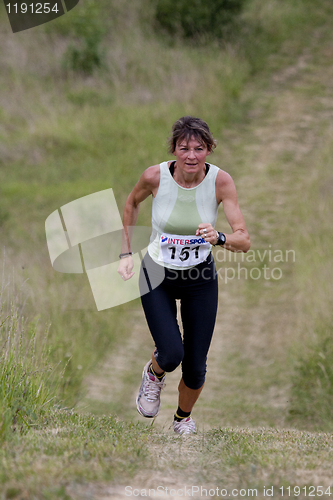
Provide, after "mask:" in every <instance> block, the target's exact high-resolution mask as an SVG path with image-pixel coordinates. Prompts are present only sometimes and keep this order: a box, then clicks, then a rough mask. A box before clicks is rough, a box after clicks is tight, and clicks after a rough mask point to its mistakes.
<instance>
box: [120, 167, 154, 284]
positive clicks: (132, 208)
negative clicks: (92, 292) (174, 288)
mask: <svg viewBox="0 0 333 500" xmlns="http://www.w3.org/2000/svg"><path fill="white" fill-rule="evenodd" d="M159 183H160V166H159V165H154V166H153V167H149V168H147V170H145V171H144V172H143V174H142V175H141V177H140V179H139V181H138V182H137V184H136V185H135V186H134V189H133V190H132V191H131V193H130V194H129V196H128V198H127V200H126V203H125V208H124V215H123V226H124V230H123V243H122V247H121V253H128V252H130V251H131V241H130V234H129V232H128V228H129V227H133V226H135V224H136V221H137V219H138V215H139V209H140V203H141V202H142V201H144V200H145V199H146V198H148V196H150V195H151V194H152V195H153V196H156V193H157V191H158V186H159ZM118 273H119V274H120V276H121V277H122V278H123V280H125V281H126V280H128V279H130V278H131V277H132V276H133V274H134V272H133V259H132V256H131V255H128V256H127V257H122V258H121V259H120V262H119V266H118Z"/></svg>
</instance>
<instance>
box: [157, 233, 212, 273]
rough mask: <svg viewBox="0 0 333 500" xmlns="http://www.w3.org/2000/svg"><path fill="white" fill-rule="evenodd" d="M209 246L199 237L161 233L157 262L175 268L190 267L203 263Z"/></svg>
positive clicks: (208, 251)
mask: <svg viewBox="0 0 333 500" xmlns="http://www.w3.org/2000/svg"><path fill="white" fill-rule="evenodd" d="M210 249H211V244H210V243H208V242H206V241H205V240H204V238H202V237H201V236H182V235H178V234H167V233H163V234H162V235H161V237H160V251H159V256H158V260H160V261H162V262H164V263H165V264H172V265H173V266H177V267H191V266H196V265H197V264H200V263H201V262H204V261H205V260H206V259H207V257H208V255H209V253H210Z"/></svg>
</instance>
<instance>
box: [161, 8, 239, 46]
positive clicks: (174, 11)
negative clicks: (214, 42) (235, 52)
mask: <svg viewBox="0 0 333 500" xmlns="http://www.w3.org/2000/svg"><path fill="white" fill-rule="evenodd" d="M244 2H245V0H211V1H210V2H207V0H192V1H191V2H188V1H187V0H157V4H156V13H155V17H156V21H157V24H158V26H159V27H161V28H162V29H163V30H165V31H167V32H168V33H170V34H177V35H180V36H181V37H183V38H193V37H196V36H198V35H199V36H201V35H211V36H213V37H217V38H222V37H223V36H224V35H225V34H226V32H227V30H228V27H230V25H231V24H232V23H233V21H234V20H235V18H236V17H237V15H238V14H239V13H240V12H241V9H242V6H243V4H244Z"/></svg>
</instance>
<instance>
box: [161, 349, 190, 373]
mask: <svg viewBox="0 0 333 500" xmlns="http://www.w3.org/2000/svg"><path fill="white" fill-rule="evenodd" d="M154 356H155V359H156V361H157V363H158V366H159V367H160V368H161V369H162V370H164V371H165V372H173V371H174V370H175V369H176V368H177V367H178V366H179V365H180V364H181V362H182V361H183V357H184V349H183V346H181V347H178V348H176V349H168V350H167V351H164V352H161V351H155V354H154Z"/></svg>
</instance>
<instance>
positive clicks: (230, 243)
mask: <svg viewBox="0 0 333 500" xmlns="http://www.w3.org/2000/svg"><path fill="white" fill-rule="evenodd" d="M215 185H216V199H217V202H218V204H220V203H222V205H223V210H224V213H225V216H226V218H227V221H228V222H229V225H230V227H231V229H232V233H230V234H229V233H225V237H226V240H225V243H224V245H223V247H224V248H226V249H227V250H230V251H231V252H247V251H248V250H249V249H250V237H249V233H248V232H247V229H246V224H245V220H244V217H243V214H242V212H241V210H240V208H239V205H238V201H237V193H236V187H235V184H234V181H233V180H232V178H231V176H230V175H229V174H228V173H227V172H224V171H223V170H220V171H219V173H218V174H217V177H216V184H215ZM205 230H206V233H207V236H206V238H205V239H206V241H208V242H209V243H211V244H212V245H216V243H217V234H216V230H215V229H214V228H213V227H212V226H211V224H206V223H202V224H199V226H198V230H197V234H201V235H204V234H205Z"/></svg>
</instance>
